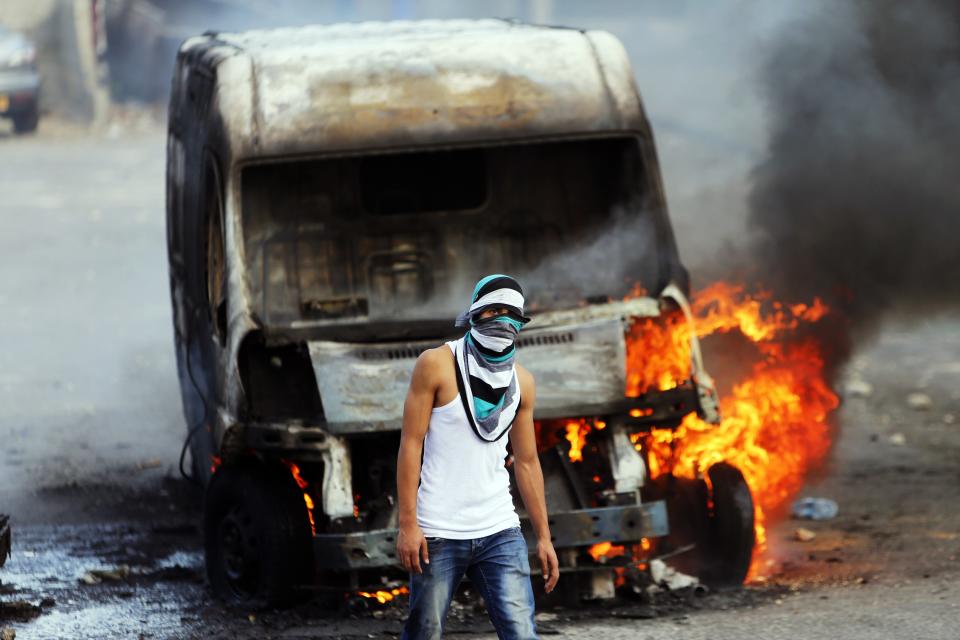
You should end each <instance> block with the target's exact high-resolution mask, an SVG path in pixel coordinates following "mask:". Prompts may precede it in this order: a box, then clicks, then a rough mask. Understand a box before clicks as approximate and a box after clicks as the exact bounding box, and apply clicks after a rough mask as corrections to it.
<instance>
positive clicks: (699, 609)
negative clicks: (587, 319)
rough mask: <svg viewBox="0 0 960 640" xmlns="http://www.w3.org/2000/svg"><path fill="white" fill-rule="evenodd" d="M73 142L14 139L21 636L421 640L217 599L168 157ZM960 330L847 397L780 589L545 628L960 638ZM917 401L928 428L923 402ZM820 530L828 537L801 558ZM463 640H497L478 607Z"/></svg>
mask: <svg viewBox="0 0 960 640" xmlns="http://www.w3.org/2000/svg"><path fill="white" fill-rule="evenodd" d="M56 133H57V134H58V135H57V137H56V138H54V137H53V136H52V135H46V134H44V133H43V132H41V134H40V135H39V136H37V137H34V138H28V139H9V138H7V139H3V138H4V136H3V135H2V134H0V160H2V161H3V164H4V166H5V167H6V169H5V170H4V172H3V173H2V174H0V189H2V192H3V193H4V194H5V197H4V198H3V200H2V202H0V225H2V228H0V250H2V251H3V255H4V258H3V260H2V262H0V269H2V272H0V309H2V310H3V313H2V314H0V404H2V406H3V407H4V409H3V411H2V412H0V511H3V512H10V513H11V514H12V515H13V527H14V551H13V556H12V557H11V558H10V560H9V561H8V562H7V564H6V566H5V567H3V568H2V569H0V581H2V585H0V602H2V603H3V604H2V606H0V618H3V619H2V620H0V627H12V628H13V629H15V630H16V631H17V637H18V638H88V637H90V638H136V637H144V638H232V639H237V640H243V639H244V638H254V637H256V638H334V637H355V638H370V637H374V638H375V637H393V636H396V635H398V633H399V629H400V625H401V619H402V616H403V604H404V603H403V602H402V599H401V600H400V601H399V602H394V603H388V604H385V605H380V604H378V603H375V602H373V601H370V600H366V599H363V598H358V597H338V596H330V595H327V596H323V597H318V598H316V599H314V601H313V602H312V603H310V604H308V605H303V606H301V607H299V608H296V609H293V610H289V611H283V612H268V613H252V612H249V611H243V610H234V609H230V608H226V607H224V606H222V605H220V604H218V603H217V602H215V601H214V600H213V599H212V597H211V595H210V593H209V590H208V588H207V587H206V585H205V582H204V577H203V569H202V550H201V547H200V539H199V528H198V525H199V509H200V502H199V496H198V494H197V493H196V491H194V490H193V488H192V487H191V486H190V485H189V484H188V483H186V482H185V481H183V480H181V479H179V476H178V474H177V472H176V463H177V456H178V454H179V444H180V442H181V438H182V434H183V430H184V428H183V424H182V416H181V413H180V405H179V397H178V391H177V386H176V378H175V367H174V363H173V349H172V336H171V331H170V325H169V322H170V320H169V307H168V304H169V301H168V297H167V296H168V294H167V288H166V286H167V283H166V266H165V262H164V261H165V250H164V223H163V209H162V207H163V182H162V181H163V152H164V148H163V138H162V136H160V135H158V134H157V133H156V132H152V133H146V134H136V135H131V136H125V137H120V138H116V139H110V138H106V139H90V138H88V137H86V136H85V135H80V134H71V133H70V132H69V131H66V132H63V131H57V132H56ZM701 277H702V276H701ZM958 326H960V319H958V318H957V317H956V316H944V317H939V318H932V319H927V320H925V321H924V322H922V323H916V322H914V323H909V322H905V321H895V322H891V323H889V324H888V325H887V326H886V327H885V328H884V330H883V331H881V332H880V334H879V335H878V336H877V337H876V338H875V339H874V340H872V341H871V342H870V343H869V344H867V345H865V346H864V348H863V349H861V350H860V351H859V352H858V354H857V355H856V357H855V358H854V360H853V361H852V362H851V363H850V366H849V367H848V372H847V376H846V378H845V380H850V379H860V380H863V381H866V382H868V383H870V384H871V385H872V387H873V388H872V391H871V393H870V394H869V395H868V396H866V397H864V396H863V395H862V394H861V395H856V394H852V393H849V394H847V397H846V398H845V400H844V404H843V407H842V408H841V410H840V413H839V424H840V427H839V431H838V438H837V442H836V446H835V448H834V451H833V454H832V456H831V459H830V460H829V462H828V464H827V465H825V467H824V468H823V469H821V470H820V471H819V472H818V474H817V476H816V477H814V478H811V479H810V481H809V483H808V486H807V488H806V490H805V492H804V493H805V494H807V495H816V496H825V497H830V498H832V499H834V500H836V501H837V502H838V503H839V505H840V512H839V514H838V516H837V517H836V518H835V519H833V520H829V521H824V522H798V521H795V520H784V521H782V522H781V523H780V524H778V525H776V526H775V527H773V528H772V530H771V532H770V540H771V545H770V546H771V551H770V556H769V557H770V558H771V559H772V564H771V565H770V566H769V567H767V568H766V573H767V577H766V579H764V580H759V581H755V582H753V583H751V584H750V585H748V586H746V587H745V588H743V589H738V590H733V591H727V592H721V593H708V594H705V595H697V594H693V593H675V594H670V593H665V594H659V595H658V596H656V597H655V598H653V599H652V600H643V601H641V600H638V599H635V598H630V597H624V598H621V599H619V600H616V601H612V602H611V601H606V602H601V603H591V604H587V605H584V606H581V607H578V608H571V607H554V608H544V609H542V610H541V613H540V614H539V618H540V621H541V622H540V626H541V631H542V632H543V634H544V635H550V634H557V635H562V636H569V637H597V636H598V635H600V634H602V635H603V636H605V637H608V638H617V637H643V638H673V637H677V636H682V637H684V638H711V639H716V638H740V637H746V636H757V637H764V638H780V637H784V638H786V637H790V638H795V637H822V636H831V637H838V638H876V637H891V638H894V637H897V638H899V637H911V638H916V639H920V638H954V637H960V630H958V629H957V626H958V622H957V621H958V620H960V611H958V603H960V581H958V578H960V511H958V509H957V507H958V504H960V502H958V498H960V455H958V454H960V331H958ZM860 387H861V389H860V391H863V388H862V387H863V385H860ZM852 390H853V389H852V388H851V391H852ZM918 391H920V392H923V393H925V394H927V396H928V397H929V400H930V403H929V406H928V407H926V408H914V407H912V406H911V405H910V404H909V403H908V395H909V394H910V393H912V392H918ZM920 404H923V403H920ZM801 526H802V527H805V528H807V529H809V530H811V531H813V532H814V533H815V534H816V537H815V538H814V539H813V540H810V541H807V542H800V541H797V540H795V539H794V538H795V535H794V534H795V530H796V529H797V528H798V527H801ZM98 571H101V573H91V572H98ZM84 579H86V580H87V581H89V582H97V580H99V582H97V583H96V584H87V583H86V582H84ZM449 630H450V632H451V634H450V635H458V636H459V635H467V636H469V637H475V638H489V637H493V635H492V628H491V627H490V625H489V623H488V622H487V620H486V617H485V615H484V613H483V612H482V610H481V609H478V608H477V607H476V605H475V604H473V600H472V599H471V598H469V597H465V598H463V599H462V602H460V603H458V604H457V605H456V606H455V608H454V610H453V612H452V617H451V626H450V629H449Z"/></svg>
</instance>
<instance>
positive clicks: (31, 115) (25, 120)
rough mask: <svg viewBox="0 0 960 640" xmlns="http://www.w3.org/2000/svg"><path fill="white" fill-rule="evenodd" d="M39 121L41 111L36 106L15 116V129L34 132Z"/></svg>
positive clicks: (18, 131)
mask: <svg viewBox="0 0 960 640" xmlns="http://www.w3.org/2000/svg"><path fill="white" fill-rule="evenodd" d="M39 123H40V112H39V111H38V110H37V107H36V106H34V107H31V108H30V109H29V110H27V111H24V112H22V113H17V114H14V116H13V130H14V131H15V132H17V133H33V132H34V131H36V130H37V125H38V124H39Z"/></svg>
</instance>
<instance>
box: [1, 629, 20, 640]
mask: <svg viewBox="0 0 960 640" xmlns="http://www.w3.org/2000/svg"><path fill="white" fill-rule="evenodd" d="M16 637H17V631H16V630H15V629H11V628H10V627H4V628H3V629H2V630H0V640H16Z"/></svg>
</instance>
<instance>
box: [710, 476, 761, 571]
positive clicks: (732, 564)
mask: <svg viewBox="0 0 960 640" xmlns="http://www.w3.org/2000/svg"><path fill="white" fill-rule="evenodd" d="M707 476H708V477H709V478H710V486H711V488H712V491H711V497H712V499H713V505H712V506H713V508H712V509H710V510H709V513H710V526H709V536H708V538H707V540H706V541H705V542H706V544H705V549H704V551H705V553H704V554H703V556H704V557H703V560H704V564H703V568H702V569H701V571H700V579H701V580H702V581H703V582H704V583H706V584H707V585H710V586H711V587H730V586H737V585H741V584H743V581H744V580H745V579H746V578H747V572H748V571H749V570H750V560H751V559H752V558H753V547H754V544H755V543H756V534H755V532H754V522H753V496H752V495H751V494H750V487H748V486H747V482H746V480H744V478H743V474H742V473H740V470H739V469H737V468H736V467H733V466H731V465H729V464H726V463H723V462H721V463H720V464H715V465H713V466H712V467H710V470H709V471H707Z"/></svg>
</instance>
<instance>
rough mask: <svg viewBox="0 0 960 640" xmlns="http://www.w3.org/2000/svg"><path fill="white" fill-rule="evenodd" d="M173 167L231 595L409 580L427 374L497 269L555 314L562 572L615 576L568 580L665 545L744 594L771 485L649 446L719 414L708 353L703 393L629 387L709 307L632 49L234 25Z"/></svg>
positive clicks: (194, 96)
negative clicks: (425, 357) (683, 476)
mask: <svg viewBox="0 0 960 640" xmlns="http://www.w3.org/2000/svg"><path fill="white" fill-rule="evenodd" d="M167 152H168V165H167V222H168V227H167V231H168V246H169V262H170V287H171V297H172V302H173V324H174V334H175V342H176V351H177V363H178V368H179V376H180V383H181V390H182V396H183V408H184V416H185V418H186V422H187V445H185V450H186V449H187V448H189V452H190V459H191V460H192V475H193V477H194V478H195V479H196V480H198V481H199V482H200V483H202V484H203V485H204V486H205V495H206V498H205V520H204V521H205V524H204V536H205V549H206V562H207V570H208V575H209V579H210V582H211V584H212V586H213V588H214V590H215V591H216V592H217V593H218V594H220V595H222V596H224V597H225V598H227V599H230V600H233V601H238V602H244V603H246V604H248V605H255V604H275V603H279V602H283V601H285V600H288V599H289V598H291V597H293V596H295V595H296V594H297V593H299V592H301V590H303V589H305V588H310V587H314V588H315V587H323V588H332V589H352V590H358V589H370V588H377V586H378V585H381V584H382V580H383V579H384V578H385V577H386V578H387V579H389V578H390V576H393V577H402V576H403V574H402V573H401V571H400V569H399V565H398V563H397V561H396V558H395V556H394V553H395V535H396V526H397V501H396V486H395V479H396V456H397V449H398V445H399V430H400V426H401V416H402V408H403V400H404V396H405V392H406V388H407V384H408V381H409V377H410V373H411V371H412V368H413V364H414V362H415V360H416V358H417V356H418V355H419V354H420V353H421V352H422V351H423V350H425V349H427V348H430V347H434V346H437V345H438V344H440V343H442V342H443V341H445V340H448V339H451V338H455V337H458V335H459V333H458V330H457V329H455V328H454V318H455V317H456V315H457V313H458V312H459V311H461V310H462V308H463V307H464V306H465V305H466V304H467V302H468V301H467V299H466V297H467V294H468V293H469V291H470V290H471V287H472V284H473V283H474V282H476V280H477V279H478V278H479V277H481V276H483V275H485V274H487V273H510V274H513V275H516V276H517V278H518V279H519V280H520V281H521V282H522V283H523V284H524V287H525V291H526V293H527V300H528V310H529V311H530V315H531V317H532V318H533V321H532V322H531V323H530V324H529V325H528V327H527V328H526V329H525V330H524V331H523V333H522V334H521V337H520V339H519V342H518V345H519V349H520V351H519V355H518V358H519V360H520V361H521V362H522V363H523V365H524V366H525V367H527V368H528V369H529V370H530V371H531V372H532V373H533V374H534V375H535V376H536V380H537V409H536V415H535V418H536V420H537V425H538V438H539V440H540V449H541V462H542V466H543V469H544V474H545V478H546V488H547V503H548V508H549V510H550V522H551V530H552V533H553V535H554V543H555V546H556V548H557V550H558V552H559V556H560V558H561V564H562V567H563V570H564V571H569V572H571V575H577V574H576V572H577V571H581V572H583V573H582V575H584V576H588V578H584V579H583V580H582V581H576V580H573V579H572V578H564V580H562V581H561V582H565V583H567V584H578V585H581V586H584V588H586V589H587V590H588V591H591V590H592V592H593V593H594V595H596V594H597V593H598V592H599V593H602V592H604V591H605V590H606V591H609V590H610V589H612V584H613V583H612V577H611V576H612V570H608V569H605V568H604V567H603V566H602V565H600V564H598V563H597V562H596V561H595V560H594V559H593V557H592V556H591V555H590V554H589V553H588V551H589V550H590V549H591V548H592V547H593V546H594V545H596V544H597V543H608V542H609V543H611V544H617V545H635V546H636V547H637V548H638V549H639V548H640V544H639V543H640V541H641V540H643V541H644V543H645V544H644V545H643V548H644V549H647V548H652V551H650V552H649V553H656V554H661V555H666V554H671V555H672V556H673V557H675V558H677V557H682V556H683V555H684V554H686V555H687V556H690V557H692V556H694V555H695V556H696V557H697V558H698V563H699V566H700V567H701V569H698V570H699V571H700V573H701V575H702V576H710V577H711V578H712V579H714V580H718V581H727V582H740V581H742V580H743V578H744V576H745V573H746V571H747V567H748V566H749V562H750V554H751V550H752V547H753V540H754V538H753V507H752V502H751V499H750V494H749V490H748V489H747V487H746V485H745V483H744V482H743V477H742V476H741V475H740V474H739V472H737V471H736V470H735V469H732V468H730V467H727V466H725V465H718V466H717V467H715V468H713V469H711V471H710V477H709V478H706V479H704V480H700V481H697V482H691V481H681V480H680V479H679V478H677V479H672V478H666V479H664V478H658V479H651V478H649V477H648V476H649V474H648V471H647V468H648V465H647V464H646V459H645V453H644V451H643V450H642V447H638V446H637V445H636V442H642V440H638V438H637V434H642V433H643V432H644V431H645V430H649V429H650V428H651V427H654V426H656V427H675V426H677V425H679V423H680V421H681V420H682V419H683V418H684V416H686V415H688V414H690V413H694V412H696V413H698V414H699V415H700V416H702V417H704V418H705V419H708V420H716V419H717V405H716V394H715V393H714V390H713V385H712V383H711V381H710V378H709V376H707V374H706V372H705V371H704V370H703V366H702V363H701V362H700V357H699V349H698V347H697V345H696V344H694V345H692V354H693V360H694V364H693V367H692V373H691V376H690V379H689V380H687V381H685V382H684V383H682V384H679V385H677V386H676V387H674V388H671V389H669V390H667V391H656V390H650V391H648V392H645V393H641V394H632V396H631V397H628V396H627V394H626V388H627V371H626V346H625V332H627V331H628V330H630V328H631V327H632V326H633V325H634V323H636V322H637V321H638V320H639V319H644V318H654V317H657V316H660V315H661V314H663V313H665V312H667V311H670V312H677V313H683V312H684V310H686V311H687V312H688V311H689V309H688V306H687V302H686V297H685V296H686V293H687V288H688V285H687V274H686V271H685V270H684V268H683V266H682V265H681V263H680V261H679V258H678V255H677V249H676V244H675V242H674V238H673V234H672V231H671V228H670V223H669V219H668V217H667V208H666V204H665V201H664V195H663V187H662V184H661V177H660V173H659V167H658V163H657V156H656V151H655V148H654V141H653V136H652V133H651V130H650V125H649V123H648V122H647V119H646V117H645V115H644V111H643V108H642V105H641V102H640V98H639V96H638V93H637V90H636V88H635V85H634V81H633V75H632V72H631V69H630V65H629V63H628V61H627V56H626V54H625V52H624V49H623V47H622V46H621V44H620V43H619V42H618V41H617V40H616V39H615V38H614V37H613V36H611V35H610V34H608V33H604V32H598V31H580V30H575V29H562V28H547V27H539V26H530V25H523V24H517V23H513V22H505V21H496V20H487V21H446V22H433V21H431V22H395V23H376V24H374V23H369V24H349V25H332V26H318V27H307V28H297V29H279V30H271V31H254V32H246V33H232V34H227V33H219V34H218V33H208V34H205V35H203V36H201V37H196V38H192V39H190V40H188V41H186V42H185V43H184V44H183V45H182V47H181V48H180V51H179V54H178V57H177V63H176V69H175V75H174V79H173V92H172V97H171V103H170V112H169V138H168V147H167ZM584 418H590V419H591V420H595V421H597V424H603V426H604V427H605V428H603V429H596V430H594V432H593V433H591V434H590V436H589V444H590V446H589V451H587V450H584V451H583V453H582V455H583V458H584V459H583V460H581V461H578V460H576V459H575V458H576V456H574V455H572V452H571V447H573V446H574V443H573V442H571V441H570V439H568V438H565V437H564V436H563V434H562V433H558V430H562V429H563V428H564V427H563V424H564V421H567V420H579V419H584ZM464 437H469V434H465V436H464ZM588 458H589V459H588ZM509 462H510V461H509V458H508V461H507V464H508V465H509ZM654 480H655V481H654ZM708 486H709V489H708V488H707V487H708ZM517 504H518V509H520V513H521V517H522V514H523V511H522V503H521V502H520V501H518V502H517ZM525 526H526V525H525ZM681 529H685V530H687V533H686V534H684V536H685V537H684V536H680V535H679V533H678V531H679V530H681ZM671 530H673V531H674V533H673V534H671ZM668 534H670V535H668ZM650 541H654V544H653V545H651V544H650ZM660 542H662V544H661V543H660ZM634 559H636V558H634Z"/></svg>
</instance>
